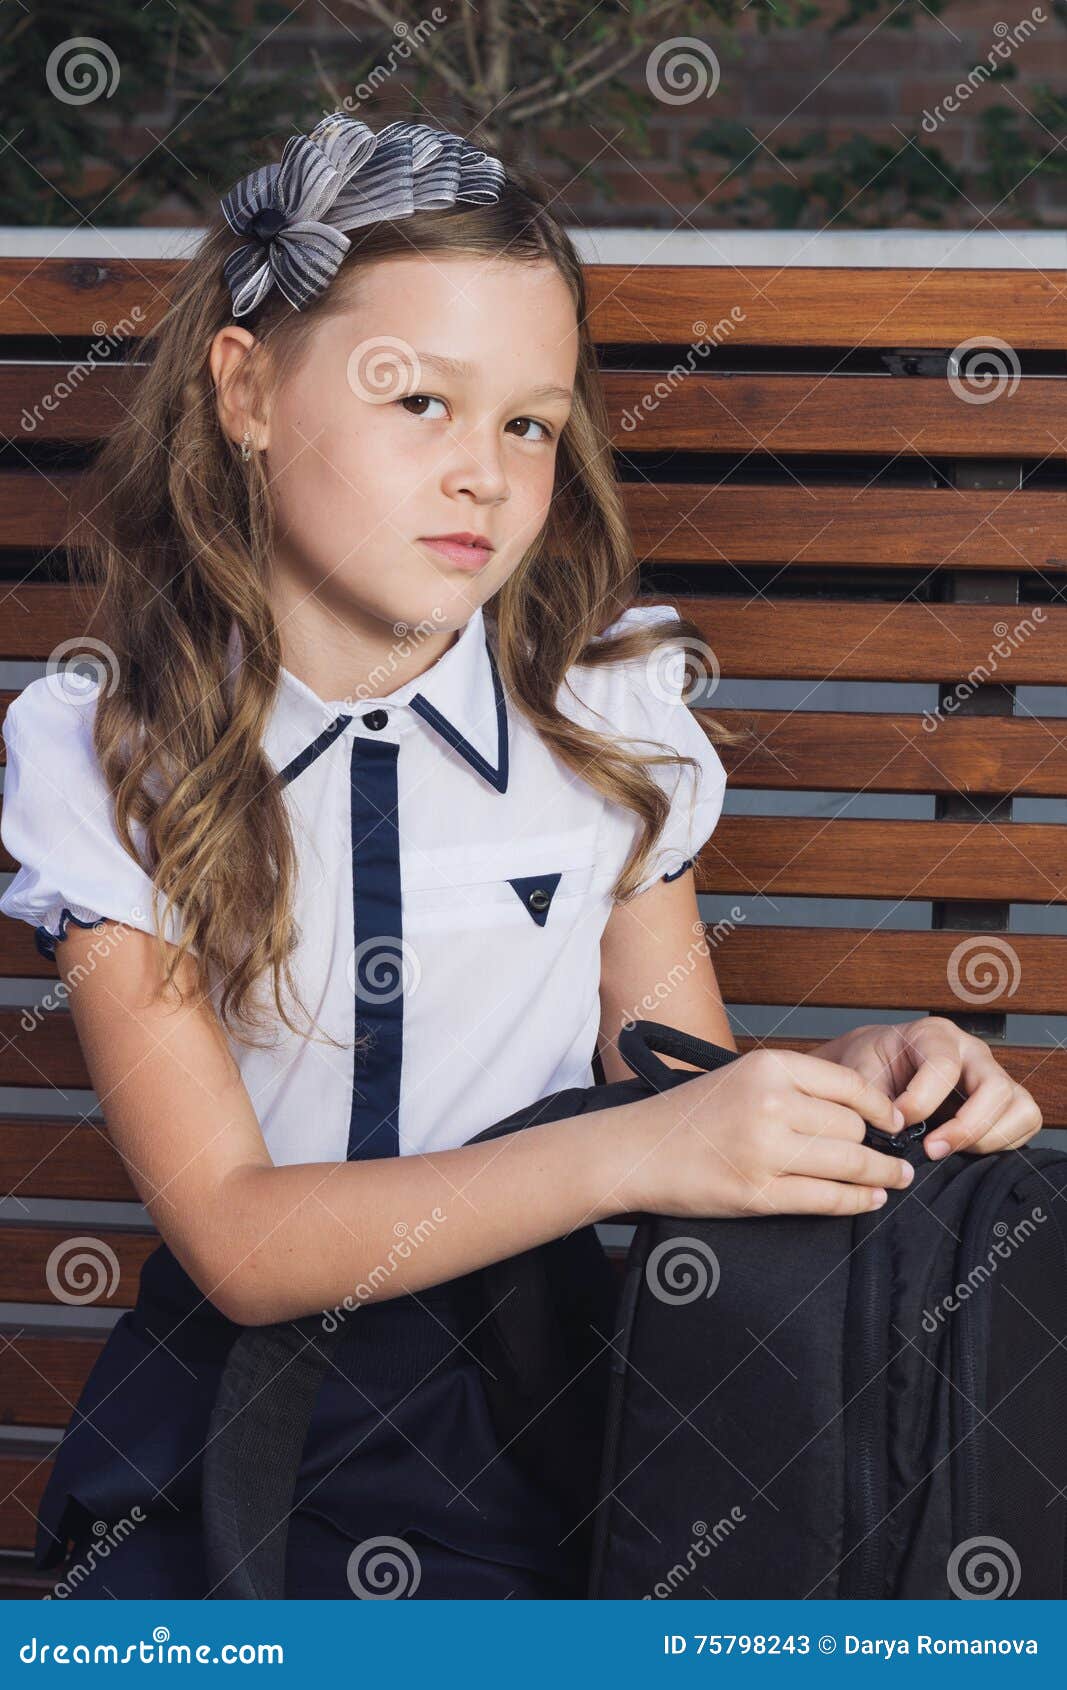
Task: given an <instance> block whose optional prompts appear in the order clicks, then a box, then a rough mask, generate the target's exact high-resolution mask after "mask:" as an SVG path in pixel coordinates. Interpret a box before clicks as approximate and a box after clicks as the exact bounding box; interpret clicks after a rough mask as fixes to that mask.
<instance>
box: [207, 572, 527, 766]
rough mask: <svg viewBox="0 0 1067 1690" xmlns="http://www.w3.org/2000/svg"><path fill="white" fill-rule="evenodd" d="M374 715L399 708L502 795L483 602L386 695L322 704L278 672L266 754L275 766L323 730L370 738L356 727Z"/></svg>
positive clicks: (501, 721)
mask: <svg viewBox="0 0 1067 1690" xmlns="http://www.w3.org/2000/svg"><path fill="white" fill-rule="evenodd" d="M234 633H235V634H236V629H235V630H234ZM230 648H231V654H233V653H235V652H236V650H237V649H238V645H237V642H235V640H234V638H233V636H231V641H230ZM385 684H388V681H387V679H386V682H385ZM373 710H385V711H394V710H400V711H402V712H404V713H407V712H411V713H413V714H414V715H416V716H418V717H419V718H420V719H421V720H422V721H423V722H425V723H427V725H428V726H429V727H430V728H432V729H433V731H434V733H436V734H438V735H439V736H440V738H441V739H442V740H444V741H445V742H446V743H447V744H448V745H450V746H452V748H453V749H454V750H455V751H457V752H458V753H459V755H460V756H461V757H462V758H463V760H464V762H465V763H466V765H467V766H468V767H469V768H471V769H472V770H474V772H475V773H476V774H478V775H480V776H481V778H482V779H483V780H484V781H486V782H487V784H488V785H490V786H491V787H493V788H494V789H495V790H496V791H497V792H506V791H507V785H508V717H507V705H506V701H505V697H504V688H503V684H502V682H501V679H500V674H499V670H498V668H497V663H496V658H495V656H494V653H493V650H492V647H491V645H490V641H489V631H488V625H487V623H486V619H485V615H484V611H483V608H482V606H481V605H479V606H478V607H477V609H476V610H475V611H474V612H473V613H472V614H471V616H470V617H469V618H468V620H467V622H466V623H465V624H464V626H463V627H462V629H461V630H460V633H459V638H458V639H457V640H455V641H454V643H453V644H452V645H451V646H450V647H449V648H448V650H447V651H446V652H444V653H443V655H442V656H441V657H439V658H437V660H436V661H435V662H434V663H432V664H431V665H430V667H429V668H428V669H426V670H424V671H423V673H422V674H421V675H416V676H415V677H414V678H413V679H412V680H409V681H405V682H404V683H403V685H402V686H399V687H395V688H394V689H393V690H392V691H390V692H382V693H374V694H366V695H361V696H360V697H359V698H356V699H344V698H341V699H333V700H330V701H328V702H327V701H324V700H323V699H321V698H320V697H319V696H318V694H317V693H316V692H314V691H313V690H312V689H311V687H309V686H308V685H307V683H306V682H305V681H302V680H300V678H299V677H298V676H297V675H294V674H293V673H292V672H291V671H290V670H288V669H286V668H284V667H281V668H280V669H279V672H278V689H277V694H276V698H275V703H274V709H273V711H272V713H271V718H270V722H269V725H268V731H267V734H266V735H265V737H264V746H265V749H266V750H267V752H268V755H270V756H271V758H272V761H274V763H275V765H276V767H279V768H280V767H282V766H283V765H285V764H288V763H290V762H291V761H292V760H293V758H294V757H297V756H299V755H300V754H301V753H302V752H303V751H304V750H305V749H306V748H307V747H308V746H309V745H310V744H311V743H313V742H314V741H315V740H317V739H318V738H319V737H320V736H321V735H323V734H324V733H338V732H344V731H346V730H347V731H348V732H350V733H361V732H362V733H366V734H367V735H368V737H373V736H374V730H373V729H364V728H362V727H361V718H362V717H364V716H366V715H369V714H370V712H371V711H373Z"/></svg>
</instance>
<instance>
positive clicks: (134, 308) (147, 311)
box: [0, 258, 185, 339]
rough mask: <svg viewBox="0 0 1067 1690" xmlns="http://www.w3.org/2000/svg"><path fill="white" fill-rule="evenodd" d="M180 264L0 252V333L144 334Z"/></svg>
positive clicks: (163, 260)
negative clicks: (14, 255) (2, 254)
mask: <svg viewBox="0 0 1067 1690" xmlns="http://www.w3.org/2000/svg"><path fill="white" fill-rule="evenodd" d="M184 268H185V263H184V261H183V260H182V259H173V258H144V259H135V258H0V334H4V335H61V334H65V335H84V336H85V337H86V338H87V339H92V338H95V337H97V336H98V335H100V334H101V333H102V332H103V333H106V334H112V335H115V336H121V337H122V338H126V337H127V336H133V335H140V334H144V333H145V332H146V329H147V328H148V327H150V326H151V325H152V324H153V323H155V322H157V321H158V320H159V318H160V317H161V316H162V315H163V313H164V312H165V311H166V309H167V304H168V293H169V291H170V290H172V289H173V287H174V282H175V280H176V278H177V277H178V276H179V274H180V272H181V271H182V270H183V269H184Z"/></svg>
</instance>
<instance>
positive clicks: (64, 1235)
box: [0, 1221, 159, 1309]
mask: <svg viewBox="0 0 1067 1690" xmlns="http://www.w3.org/2000/svg"><path fill="white" fill-rule="evenodd" d="M83 1236H84V1229H83V1228H82V1227H80V1226H79V1227H73V1226H69V1225H68V1226H50V1225H43V1224H38V1223H35V1222H24V1221H20V1222H18V1223H16V1224H14V1225H10V1226H7V1225H5V1226H0V1285H2V1286H3V1287H4V1300H5V1301H7V1302H12V1303H49V1304H51V1305H53V1306H58V1307H68V1308H74V1307H76V1306H77V1305H76V1304H74V1303H69V1302H67V1300H66V1299H65V1298H63V1297H57V1296H56V1295H55V1294H54V1293H53V1291H52V1289H51V1284H55V1285H57V1286H59V1287H60V1288H61V1289H62V1288H64V1287H65V1288H68V1289H69V1290H70V1292H71V1294H72V1295H81V1294H83V1292H87V1291H88V1290H89V1288H90V1287H92V1288H93V1289H94V1295H93V1297H92V1306H93V1308H94V1309H111V1308H115V1309H128V1308H132V1307H133V1304H134V1302H135V1301H136V1299H137V1283H138V1280H139V1278H140V1273H141V1268H142V1267H143V1266H144V1263H145V1260H146V1258H147V1257H148V1256H150V1255H151V1253H152V1251H153V1250H154V1249H155V1247H156V1245H157V1244H158V1243H159V1235H158V1233H156V1232H155V1231H146V1230H141V1231H134V1230H133V1229H132V1228H130V1229H129V1230H126V1229H122V1230H120V1229H119V1228H117V1227H99V1228H97V1229H95V1230H94V1231H93V1233H92V1240H93V1245H94V1248H93V1250H92V1251H88V1246H86V1251H87V1252H88V1253H89V1254H90V1255H91V1257H92V1263H91V1264H90V1267H89V1268H88V1269H87V1268H86V1267H84V1266H79V1265H78V1263H77V1260H76V1257H77V1255H78V1253H79V1252H77V1251H76V1252H74V1253H73V1257H74V1259H73V1260H72V1262H71V1264H70V1265H69V1266H67V1265H65V1264H66V1256H65V1254H64V1253H63V1247H64V1245H66V1244H67V1243H68V1242H69V1240H70V1239H72V1238H80V1237H83ZM53 1252H57V1253H56V1255H55V1256H53ZM112 1258H114V1261H115V1262H117V1263H118V1266H119V1273H118V1277H117V1279H115V1280H114V1282H113V1281H112V1276H113V1273H114V1267H113V1262H112ZM50 1259H51V1262H52V1266H51V1268H49V1261H50ZM94 1264H95V1265H94ZM97 1269H98V1270H99V1272H97ZM50 1280H51V1283H50Z"/></svg>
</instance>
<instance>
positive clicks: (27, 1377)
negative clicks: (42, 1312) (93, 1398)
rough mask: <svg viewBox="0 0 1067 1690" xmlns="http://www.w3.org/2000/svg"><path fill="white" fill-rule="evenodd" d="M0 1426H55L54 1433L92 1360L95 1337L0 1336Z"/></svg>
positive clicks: (97, 1347)
mask: <svg viewBox="0 0 1067 1690" xmlns="http://www.w3.org/2000/svg"><path fill="white" fill-rule="evenodd" d="M0 1346H2V1349H0V1356H2V1358H3V1361H2V1365H0V1426H55V1427H57V1428H58V1429H59V1430H60V1431H62V1430H63V1428H64V1427H65V1426H66V1424H67V1421H68V1420H69V1419H70V1416H71V1412H72V1410H73V1408H74V1404H75V1403H76V1402H77V1400H78V1398H79V1396H80V1395H81V1391H82V1386H83V1385H84V1384H85V1381H86V1379H87V1378H88V1377H89V1372H90V1370H91V1368H92V1366H93V1363H94V1362H95V1361H96V1358H97V1356H98V1355H99V1354H100V1351H101V1350H102V1349H103V1347H104V1338H103V1336H101V1334H99V1333H95V1332H94V1333H90V1334H87V1335H86V1336H84V1337H76V1336H74V1335H72V1334H69V1333H63V1334H58V1335H57V1334H56V1333H53V1332H44V1331H37V1332H26V1331H25V1330H17V1331H11V1330H8V1331H0Z"/></svg>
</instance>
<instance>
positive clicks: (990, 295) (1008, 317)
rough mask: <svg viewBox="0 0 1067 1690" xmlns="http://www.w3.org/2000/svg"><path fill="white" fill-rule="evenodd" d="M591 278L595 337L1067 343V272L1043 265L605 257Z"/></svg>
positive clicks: (786, 342) (762, 342)
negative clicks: (890, 265)
mask: <svg viewBox="0 0 1067 1690" xmlns="http://www.w3.org/2000/svg"><path fill="white" fill-rule="evenodd" d="M587 279H588V292H589V305H590V319H591V328H592V333H593V337H594V339H595V340H598V341H604V342H615V343H619V344H625V345H631V346H647V345H648V344H650V343H656V342H659V343H667V344H669V345H675V346H688V345H690V344H691V343H694V342H696V341H697V340H698V339H700V338H701V337H703V338H706V339H714V340H717V341H718V344H720V345H745V346H842V347H864V346H865V347H872V348H873V347H881V346H899V347H928V348H930V347H944V348H949V349H950V348H953V347H956V346H959V345H960V344H961V343H962V342H963V341H965V340H969V339H970V338H971V337H972V336H974V335H983V334H984V335H987V336H988V335H991V334H992V335H997V336H998V337H1000V338H1003V339H1006V340H1008V341H1009V342H1010V344H1011V346H1012V347H1013V348H1014V349H1015V350H1016V351H1024V350H1026V349H1028V348H1042V347H1043V348H1048V349H1050V350H1053V351H1055V350H1057V349H1060V348H1062V347H1063V346H1064V344H1065V342H1067V296H1065V294H1064V289H1063V276H1062V272H1061V271H1059V270H1050V271H1043V270H1040V269H1039V268H1038V267H1037V266H1036V265H1031V266H1028V267H1027V268H1026V269H1023V270H951V269H949V268H947V267H944V266H942V267H940V268H934V267H931V268H930V269H918V268H914V269H899V270H895V269H894V270H876V269H866V268H859V267H850V266H841V267H837V266H835V267H834V268H833V269H827V268H826V267H824V266H818V265H811V266H810V267H809V266H806V265H790V266H788V267H779V268H775V267H773V266H770V265H746V266H745V267H744V268H743V269H739V268H738V267H737V266H736V265H734V264H723V265H707V266H704V265H696V264H692V265H690V264H686V265H663V266H661V265H656V264H640V265H633V264H599V265H592V266H589V267H588V269H587ZM733 307H736V308H737V313H741V314H742V315H741V317H740V320H739V318H738V315H737V313H735V315H734V316H733V317H732V318H731V315H730V313H731V309H732V308H733ZM718 325H722V327H721V328H720V329H719V332H718V334H717V335H716V333H715V331H716V328H717V326H718ZM714 355H715V354H714V352H712V353H710V354H709V356H712V357H714Z"/></svg>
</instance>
